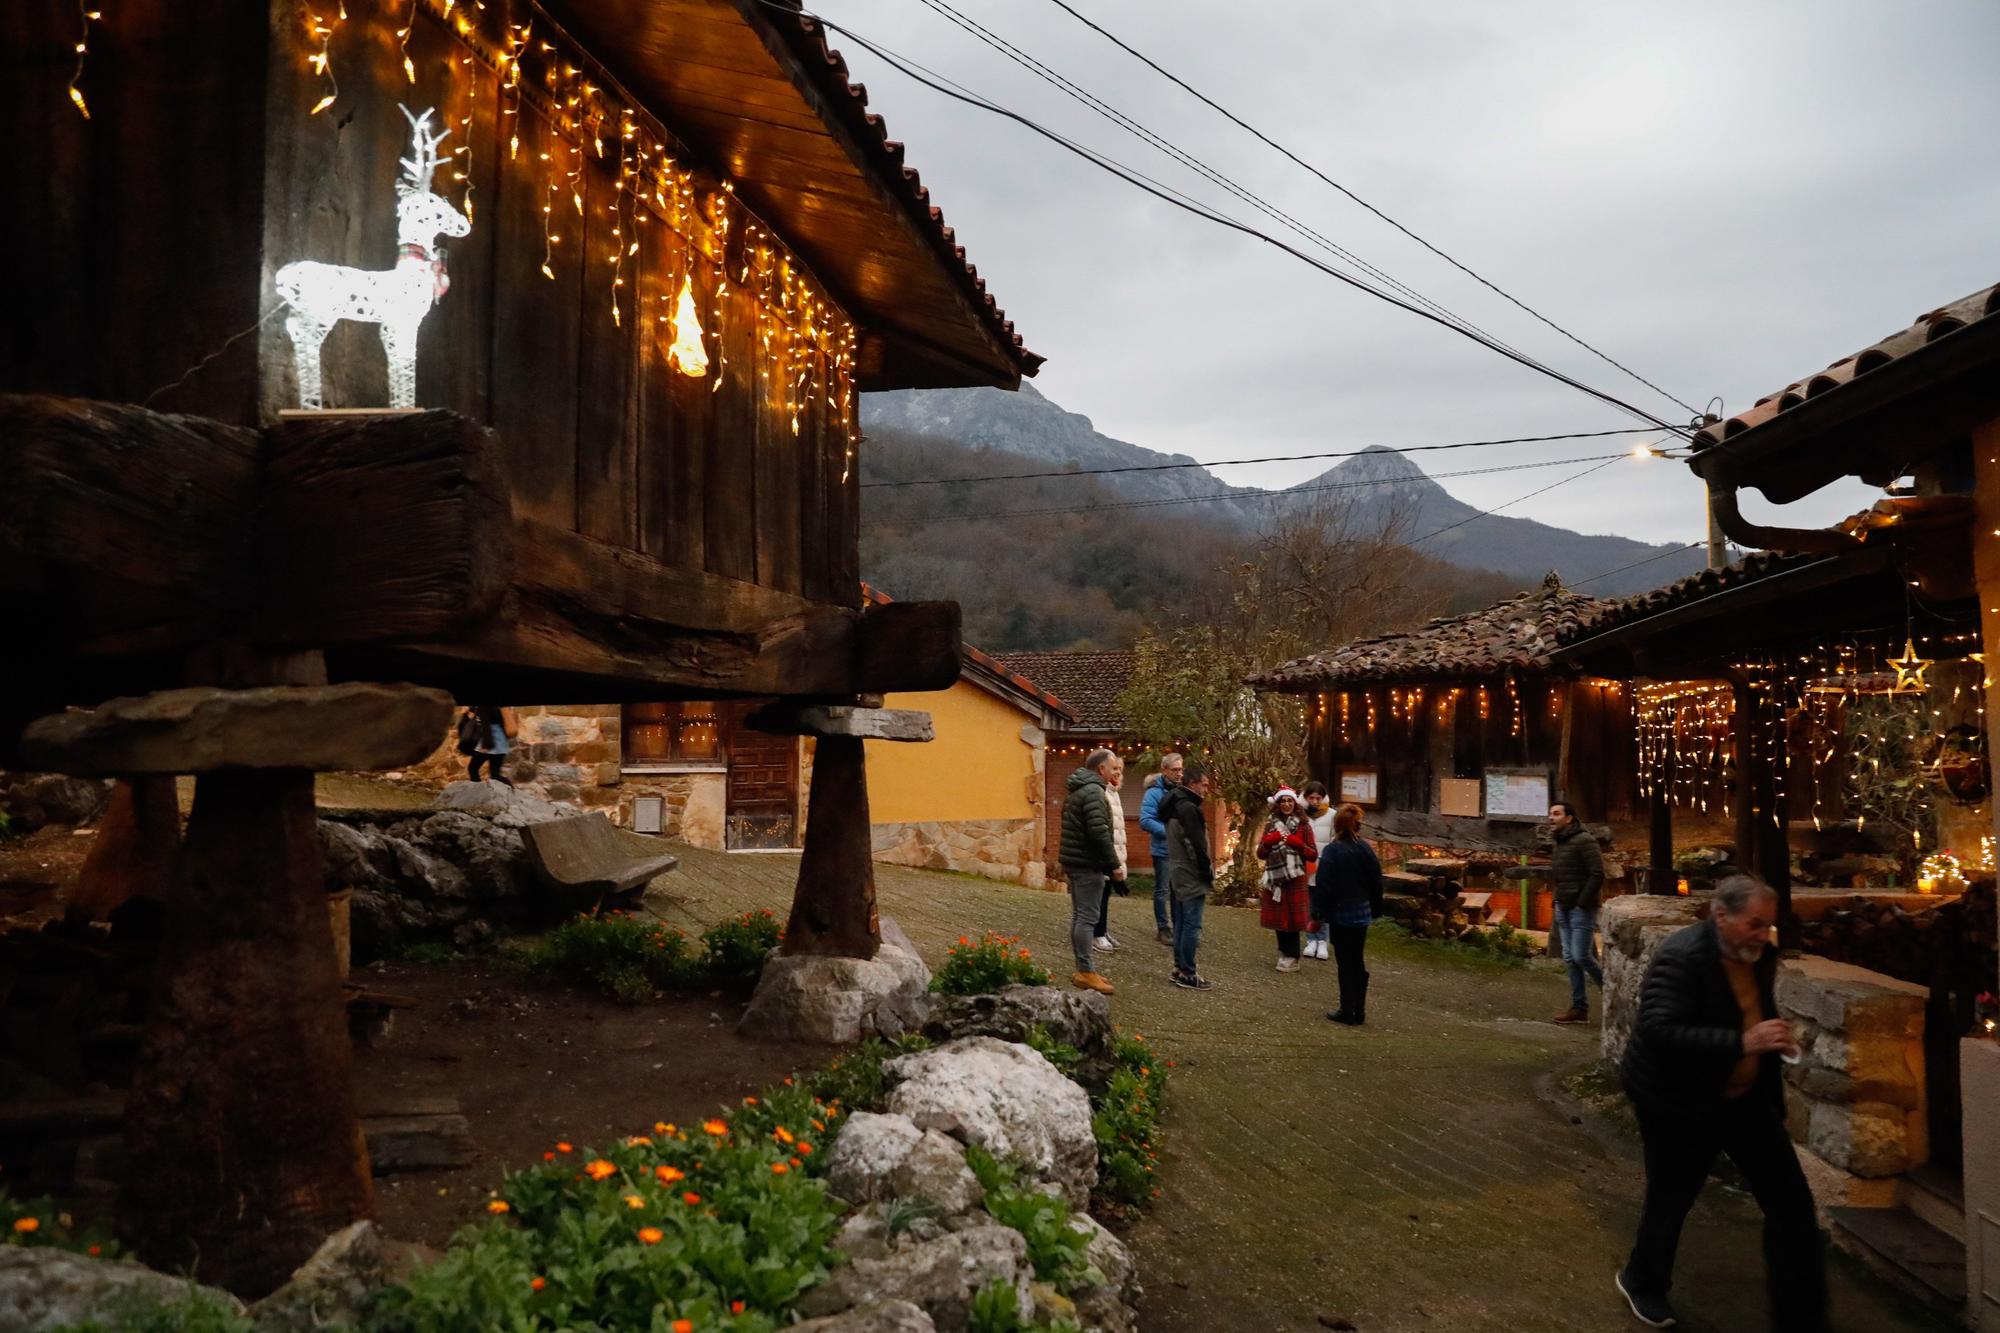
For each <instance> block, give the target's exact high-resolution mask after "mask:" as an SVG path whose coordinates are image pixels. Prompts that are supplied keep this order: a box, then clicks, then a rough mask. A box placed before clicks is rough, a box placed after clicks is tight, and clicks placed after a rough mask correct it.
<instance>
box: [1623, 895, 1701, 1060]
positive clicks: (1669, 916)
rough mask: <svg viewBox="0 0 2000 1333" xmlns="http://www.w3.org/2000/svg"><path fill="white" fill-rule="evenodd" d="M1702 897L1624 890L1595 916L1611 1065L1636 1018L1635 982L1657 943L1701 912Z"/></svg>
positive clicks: (1637, 988)
mask: <svg viewBox="0 0 2000 1333" xmlns="http://www.w3.org/2000/svg"><path fill="white" fill-rule="evenodd" d="M1707 905H1708V899H1707V896H1706V895H1700V894H1695V895H1690V896H1688V897H1685V898H1681V897H1672V898H1669V897H1663V896H1658V895H1653V894H1627V895H1625V896H1624V897H1621V898H1613V899H1611V900H1610V901H1608V902H1606V903H1605V904H1604V908H1603V910H1602V911H1601V912H1600V913H1599V914H1598V917H1597V929H1598V932H1599V933H1600V934H1601V935H1602V936H1603V937H1604V1033H1603V1049H1604V1058H1605V1059H1606V1060H1607V1061H1609V1062H1610V1063H1611V1064H1612V1065H1613V1066H1614V1067H1615V1066H1616V1065H1617V1064H1618V1062H1619V1061H1620V1060H1622V1059H1624V1058H1625V1043H1626V1042H1628V1041H1630V1040H1631V1038H1632V1024H1633V1022H1634V1021H1635V1020H1637V1018H1638V1017H1639V983H1640V982H1641V981H1642V980H1644V979H1645V976H1646V967H1647V965H1648V964H1649V963H1651V962H1652V961H1653V953H1654V951H1655V950H1657V949H1658V948H1659V947H1660V944H1661V943H1662V942H1663V941H1664V940H1665V939H1666V938H1667V936H1669V935H1671V934H1673V933H1674V932H1675V931H1677V930H1679V929H1680V928H1681V927H1682V926H1686V925H1692V924H1693V923H1694V922H1696V921H1699V920H1700V919H1701V918H1702V916H1703V915H1704V911H1705V909H1706V907H1707Z"/></svg>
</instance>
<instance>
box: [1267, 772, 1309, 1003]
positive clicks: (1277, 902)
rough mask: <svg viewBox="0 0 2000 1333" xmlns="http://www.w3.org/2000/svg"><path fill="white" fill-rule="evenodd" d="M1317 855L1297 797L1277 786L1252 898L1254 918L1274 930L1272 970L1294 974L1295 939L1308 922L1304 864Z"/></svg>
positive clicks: (1297, 957)
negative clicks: (1257, 887)
mask: <svg viewBox="0 0 2000 1333" xmlns="http://www.w3.org/2000/svg"><path fill="white" fill-rule="evenodd" d="M1318 854H1319V849H1318V848H1317V847H1316V846H1315V845H1314V843H1313V831H1312V821H1311V820H1309V819H1307V818H1306V813H1305V811H1304V810H1303V809H1301V808H1300V806H1299V794H1298V793H1297V792H1295V791H1293V790H1292V789H1291V788H1290V787H1280V788H1278V790H1277V791H1276V792H1275V793H1274V794H1273V795H1272V797H1271V819H1270V822H1269V823H1267V824H1266V825H1265V826H1264V836H1263V837H1262V838H1260V839H1258V841H1257V856H1258V858H1259V859H1260V860H1262V861H1263V863H1264V880H1263V885H1262V888H1261V890H1260V891H1259V893H1258V895H1257V920H1258V923H1259V924H1260V925H1262V926H1263V927H1264V929H1266V930H1274V931H1276V932H1278V970H1279V971H1280V972H1296V971H1298V970H1299V935H1300V932H1302V931H1304V930H1305V929H1306V928H1307V926H1308V925H1309V924H1310V923H1311V921H1312V906H1311V903H1310V901H1309V897H1310V895H1309V894H1308V893H1307V891H1306V863H1307V862H1309V861H1311V860H1313V859H1314V858H1315V857H1316V856H1317V855H1318Z"/></svg>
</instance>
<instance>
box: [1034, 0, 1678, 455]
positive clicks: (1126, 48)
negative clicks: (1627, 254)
mask: <svg viewBox="0 0 2000 1333" xmlns="http://www.w3.org/2000/svg"><path fill="white" fill-rule="evenodd" d="M1050 3H1051V4H1053V5H1055V6H1056V7H1057V8H1058V9H1061V10H1062V11H1063V12H1065V13H1067V14H1068V15H1069V16H1070V17H1071V18H1073V19H1075V20H1076V21H1077V22H1078V23H1081V24H1083V26H1084V27H1086V28H1089V29H1090V30H1091V31H1093V32H1095V33H1097V34H1098V35H1099V36H1101V37H1103V38H1104V39H1105V40H1107V41H1109V42H1110V43H1111V44H1112V45H1113V46H1116V47H1117V48H1118V49H1119V50H1121V51H1123V52H1125V53H1126V54H1127V55H1129V56H1131V57H1132V58H1133V59H1135V60H1138V61H1139V62H1140V63H1142V64H1144V65H1146V66H1147V67H1149V68H1150V69H1152V70H1153V71H1154V72H1155V73H1157V74H1159V75H1160V76H1161V77H1163V78H1165V79H1166V80H1167V81H1168V82H1170V83H1173V84H1175V85H1177V86H1178V87H1179V88H1180V89H1181V90H1182V91H1184V92H1186V93H1188V94H1189V95H1190V96H1192V97H1193V98H1194V99H1195V100H1196V101H1198V102H1200V103H1202V104H1203V105H1204V106H1207V107H1208V108H1209V109H1210V110H1212V111H1215V112H1217V113H1219V114H1220V115H1222V116H1223V117H1224V118H1226V119H1227V120H1229V121H1231V122H1233V123H1234V124H1235V125H1237V126H1238V127H1239V128H1241V129H1244V130H1246V131H1248V132H1249V133H1250V134H1251V135H1252V136H1254V137H1255V138H1257V139H1258V140H1260V141H1262V142H1263V143H1264V144H1265V145H1267V146H1268V147H1270V148H1273V149H1275V150H1276V151H1277V152H1279V153H1280V154H1282V155H1283V156H1285V157H1286V158H1288V159H1290V160H1291V161H1292V162H1293V163H1295V164H1296V165H1298V166H1300V167H1303V168H1304V169H1305V170H1307V171H1309V172H1311V173H1312V174H1313V175H1314V176H1316V177H1318V178H1319V179H1320V180H1321V181H1323V182H1325V183H1326V184H1327V185H1330V186H1332V187H1333V188H1334V189H1336V190H1338V191H1340V193H1341V194H1343V195H1345V196H1347V198H1349V199H1351V200H1352V201H1354V202H1355V203H1356V204H1359V205H1360V206H1361V207H1363V208H1365V209H1367V210H1368V211H1369V212H1370V213H1373V214H1374V215H1375V216H1376V217H1378V218H1380V219H1381V220H1382V221H1384V222H1386V223H1388V224H1389V225H1390V226H1392V227H1394V228H1395V229H1396V230H1397V231H1399V232H1401V233H1403V235H1405V236H1407V237H1409V238H1410V239H1411V240H1413V241H1415V242H1416V243H1417V244H1418V245H1421V246H1423V247H1424V249H1426V250H1428V251H1430V252H1431V253H1432V254H1434V255H1436V256H1437V257H1438V258H1439V259H1442V260H1444V261H1445V263H1447V264H1450V265H1451V266H1452V267H1453V268H1455V269H1457V270H1458V271H1459V272H1461V273H1463V274H1465V275H1466V276H1467V277H1469V278H1471V279H1472V280H1473V281H1475V282H1477V283H1478V284H1479V285H1480V286H1482V287H1485V288H1486V289H1487V290H1489V291H1491V292H1493V293H1494V294H1496V295H1498V296H1500V297H1502V298H1503V299H1505V300H1506V301H1507V302H1509V303H1510V304H1512V305H1514V306H1515V307H1517V308H1518V309H1520V310H1523V311H1525V312H1526V313H1527V314H1529V315H1532V316H1533V317H1534V318H1536V319H1538V320H1540V321H1541V322H1542V323H1543V324H1546V325H1547V326H1548V327H1550V328H1552V329H1554V330H1555V331H1556V332H1557V333H1560V334H1561V335H1562V336H1563V337H1565V338H1567V339H1569V340H1570V341H1571V342H1573V343H1575V344H1576V345H1577V346H1578V347H1581V348H1583V349H1584V350H1585V351H1586V352H1589V353H1590V354H1591V355H1592V356H1594V357H1596V358H1597V359H1598V360H1600V361H1603V362H1604V363H1605V364H1606V365H1610V366H1615V367H1616V368H1617V369H1619V370H1621V371H1623V372H1624V373H1625V374H1627V375H1629V376H1631V377H1632V378H1633V379H1635V380H1637V381H1638V382H1639V383H1641V384H1643V385H1645V386H1646V387H1647V388H1649V389H1651V390H1652V391H1653V392H1655V393H1657V394H1659V395H1660V396H1661V397H1663V398H1666V399H1667V400H1668V401H1670V402H1673V403H1675V404H1677V405H1679V406H1681V407H1684V408H1686V409H1687V410H1688V411H1689V412H1690V413H1692V414H1693V416H1694V418H1695V419H1696V420H1699V419H1700V418H1701V416H1702V413H1701V411H1700V409H1698V408H1696V407H1695V406H1694V405H1693V404H1692V403H1689V402H1687V401H1686V400H1684V399H1682V398H1679V397H1677V396H1675V395H1674V394H1671V393H1668V392H1667V391H1666V390H1665V389H1663V388H1661V387H1660V386H1659V385H1657V384H1655V383H1653V381H1651V380H1649V379H1647V378H1646V377H1645V376H1644V375H1641V374H1640V373H1639V372H1638V371H1636V370H1634V369H1632V368H1631V367H1630V366H1628V365H1626V364H1625V363H1624V362H1622V361H1619V360H1618V359H1617V358H1615V357H1613V356H1612V355H1611V354H1610V353H1608V352H1604V351H1601V350H1599V349H1598V348H1596V347H1593V346H1592V345H1591V344H1589V343H1587V342H1585V341H1584V340H1583V339H1582V338H1579V337H1578V336H1577V335H1576V334H1574V333H1571V332H1570V331H1569V330H1568V329H1566V328H1564V327H1563V326H1562V325H1560V324H1558V323H1556V322H1555V321H1554V320H1552V319H1550V318H1549V317H1548V316H1547V315H1544V314H1543V313H1542V312H1541V311H1539V310H1537V309H1535V308H1534V307H1533V306H1531V305H1529V304H1527V303H1526V302H1525V301H1522V300H1521V299H1520V298H1519V297H1516V296H1514V295H1513V294H1512V293H1511V292H1508V291H1507V290H1505V289H1504V288H1502V287H1500V286H1498V285H1497V284H1495V283H1493V282H1492V281H1490V280H1489V279H1487V278H1486V277H1484V276H1483V275H1481V274H1480V273H1478V272H1476V271H1474V270H1473V269H1472V268H1470V267H1469V266H1467V265H1465V264H1463V263H1460V262H1459V261H1458V260H1457V259H1454V258H1453V257H1452V256H1451V255H1449V254H1447V253H1445V252H1444V251H1443V250H1441V249H1439V248H1438V247H1437V246H1435V245H1433V244H1431V243H1430V242H1429V241H1427V240H1425V239H1424V238H1423V237H1421V236H1419V235H1417V233H1415V232H1414V231H1411V230H1410V229H1409V228H1408V227H1406V226H1404V225H1403V224H1402V223H1400V222H1398V221H1396V219H1394V218H1392V217H1390V216H1389V215H1388V214H1387V213H1384V212H1383V211H1382V210H1381V209H1379V208H1377V207H1375V205H1373V204H1371V203H1369V202H1368V201H1367V200H1366V199H1363V198H1362V197H1361V196H1360V195H1358V194H1356V193H1354V191H1352V190H1350V189H1348V188H1347V187H1346V186H1345V185H1342V184H1341V183H1340V182H1339V181H1337V180H1335V179H1333V178H1332V177H1331V176H1329V175H1327V174H1326V173H1325V172H1323V171H1321V170H1320V169H1319V168H1318V167H1316V166H1314V165H1313V164H1312V163H1310V162H1308V161H1306V160H1305V159H1304V158H1302V157H1300V156H1299V155H1298V154H1297V153H1294V152H1293V151H1292V150H1291V149H1289V148H1287V147H1285V146H1284V145H1283V144H1281V143H1279V142H1278V141H1277V140H1275V139H1273V138H1271V136H1270V135H1268V134H1265V133H1264V132H1263V131H1262V130H1260V129H1258V128H1257V127H1256V126H1255V125H1252V124H1251V123H1250V122H1249V121H1247V120H1244V119H1243V118H1242V117H1241V116H1239V115H1237V114H1236V113H1235V112H1233V111H1231V110H1229V109H1228V108H1227V107H1225V106H1223V105H1221V104H1220V103H1218V102H1216V101H1215V100H1214V99H1213V98H1211V97H1209V96H1208V95H1207V94H1206V93H1204V92H1202V91H1201V90H1200V89H1198V88H1196V87H1194V86H1193V85H1192V84H1190V83H1188V82H1187V80H1185V79H1183V78H1181V77H1180V76H1179V75H1177V74H1174V73H1173V72H1171V71H1170V70H1167V69H1165V68H1164V67H1162V66H1161V65H1160V64H1159V62H1157V61H1155V60H1154V59H1153V58H1152V57H1150V56H1147V55H1145V54H1143V53H1142V52H1140V51H1137V50H1135V49H1134V48H1133V47H1132V46H1131V45H1130V44H1129V43H1127V42H1126V41H1125V40H1124V39H1123V38H1121V37H1119V36H1118V35H1117V34H1116V33H1113V32H1111V31H1109V30H1108V29H1106V28H1104V27H1103V26H1102V25H1101V24H1098V23H1096V22H1094V21H1093V20H1091V19H1089V18H1087V17H1085V16H1084V15H1083V14H1080V13H1078V12H1077V11H1076V9H1075V8H1073V7H1072V6H1071V5H1070V4H1069V3H1067V0H1050Z"/></svg>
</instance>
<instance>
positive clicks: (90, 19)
mask: <svg viewBox="0 0 2000 1333" xmlns="http://www.w3.org/2000/svg"><path fill="white" fill-rule="evenodd" d="M76 12H77V15H78V17H80V18H81V19H82V20H83V24H82V27H81V29H80V30H79V31H78V33H77V37H76V68H75V69H74V70H73V71H71V73H70V76H69V100H70V105H72V106H74V107H75V108H76V109H77V112H78V114H80V115H81V116H82V117H83V118H84V119H85V120H89V119H90V103H89V102H86V101H85V100H84V98H83V62H84V61H86V60H88V59H89V58H90V25H91V24H93V23H95V22H97V21H98V20H99V19H101V18H103V17H104V15H103V14H102V13H101V12H100V11H98V10H95V9H92V8H91V7H90V0H82V3H81V4H79V5H77V7H76Z"/></svg>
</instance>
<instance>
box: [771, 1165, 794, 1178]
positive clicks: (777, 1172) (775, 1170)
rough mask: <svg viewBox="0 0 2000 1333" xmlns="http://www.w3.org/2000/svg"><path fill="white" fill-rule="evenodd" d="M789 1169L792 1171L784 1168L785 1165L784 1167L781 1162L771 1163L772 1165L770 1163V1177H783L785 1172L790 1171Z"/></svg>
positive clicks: (787, 1167) (786, 1167)
mask: <svg viewBox="0 0 2000 1333" xmlns="http://www.w3.org/2000/svg"><path fill="white" fill-rule="evenodd" d="M791 1169H792V1168H790V1167H789V1166H786V1165H785V1164H784V1163H783V1162H773V1163H771V1174H772V1175H774V1176H782V1175H784V1174H785V1172H787V1171H789V1170H791Z"/></svg>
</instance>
